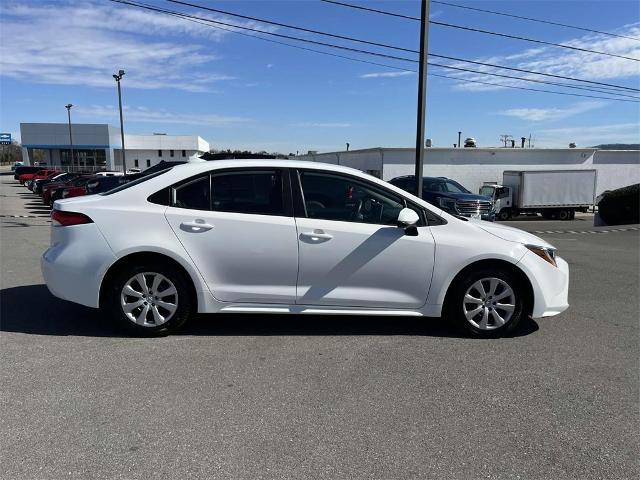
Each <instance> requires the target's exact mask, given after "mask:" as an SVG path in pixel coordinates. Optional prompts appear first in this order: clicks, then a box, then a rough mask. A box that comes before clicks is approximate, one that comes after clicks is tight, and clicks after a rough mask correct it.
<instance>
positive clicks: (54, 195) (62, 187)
mask: <svg viewBox="0 0 640 480" xmlns="http://www.w3.org/2000/svg"><path fill="white" fill-rule="evenodd" d="M92 178H94V177H93V176H92V175H87V176H82V177H76V178H74V179H73V180H70V181H68V182H64V183H59V184H52V185H49V186H47V188H46V189H45V190H44V192H43V194H42V201H43V202H44V203H45V204H46V205H49V206H51V207H52V206H53V202H55V201H56V200H60V199H61V198H70V197H69V196H68V195H71V196H72V197H77V196H80V195H86V190H85V186H86V184H87V183H88V182H89V181H90V180H91V179H92ZM76 188H77V189H78V190H74V189H76ZM67 190H70V191H72V192H73V194H67V196H66V197H63V196H62V195H63V194H64V192H65V191H67ZM83 191H84V192H85V193H81V192H83Z"/></svg>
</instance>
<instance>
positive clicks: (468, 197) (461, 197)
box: [438, 192, 491, 202]
mask: <svg viewBox="0 0 640 480" xmlns="http://www.w3.org/2000/svg"><path fill="white" fill-rule="evenodd" d="M438 195H439V196H441V197H448V198H455V199H456V200H484V201H485V202H490V201H491V198H489V197H485V196H484V195H476V194H475V193H452V192H446V193H439V194H438Z"/></svg>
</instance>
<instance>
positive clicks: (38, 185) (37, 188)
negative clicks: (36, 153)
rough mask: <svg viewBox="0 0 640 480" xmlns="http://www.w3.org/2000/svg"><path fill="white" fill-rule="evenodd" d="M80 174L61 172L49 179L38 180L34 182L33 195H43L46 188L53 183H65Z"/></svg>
mask: <svg viewBox="0 0 640 480" xmlns="http://www.w3.org/2000/svg"><path fill="white" fill-rule="evenodd" d="M78 175H79V174H77V173H72V172H60V173H57V174H55V175H52V176H50V177H49V178H42V179H37V180H35V181H34V182H33V189H32V190H33V193H37V194H38V195H42V192H43V190H44V187H45V186H47V185H50V184H52V183H60V182H64V181H68V180H71V179H72V178H76V177H77V176H78Z"/></svg>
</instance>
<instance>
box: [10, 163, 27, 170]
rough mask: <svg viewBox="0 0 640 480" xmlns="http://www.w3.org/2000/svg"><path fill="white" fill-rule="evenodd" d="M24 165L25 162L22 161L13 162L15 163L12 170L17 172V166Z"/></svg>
mask: <svg viewBox="0 0 640 480" xmlns="http://www.w3.org/2000/svg"><path fill="white" fill-rule="evenodd" d="M23 165H24V163H22V162H13V165H11V171H12V172H15V171H16V168H18V167H22V166H23Z"/></svg>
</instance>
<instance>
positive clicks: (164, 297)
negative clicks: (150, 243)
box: [120, 272, 178, 327]
mask: <svg viewBox="0 0 640 480" xmlns="http://www.w3.org/2000/svg"><path fill="white" fill-rule="evenodd" d="M120 305H121V306H122V311H123V312H124V314H125V315H126V316H127V318H128V319H129V320H131V321H132V322H133V323H136V324H138V325H141V326H143V327H157V326H158V325H162V324H163V323H166V322H168V321H169V320H171V317H173V315H174V313H176V310H177V309H178V291H177V290H176V287H175V285H174V284H173V283H172V282H171V280H169V279H168V278H167V277H165V276H164V275H160V274H159V273H154V272H144V273H138V274H137V275H135V276H133V277H131V278H130V279H129V281H128V282H127V283H125V284H124V287H122V292H121V293H120Z"/></svg>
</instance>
